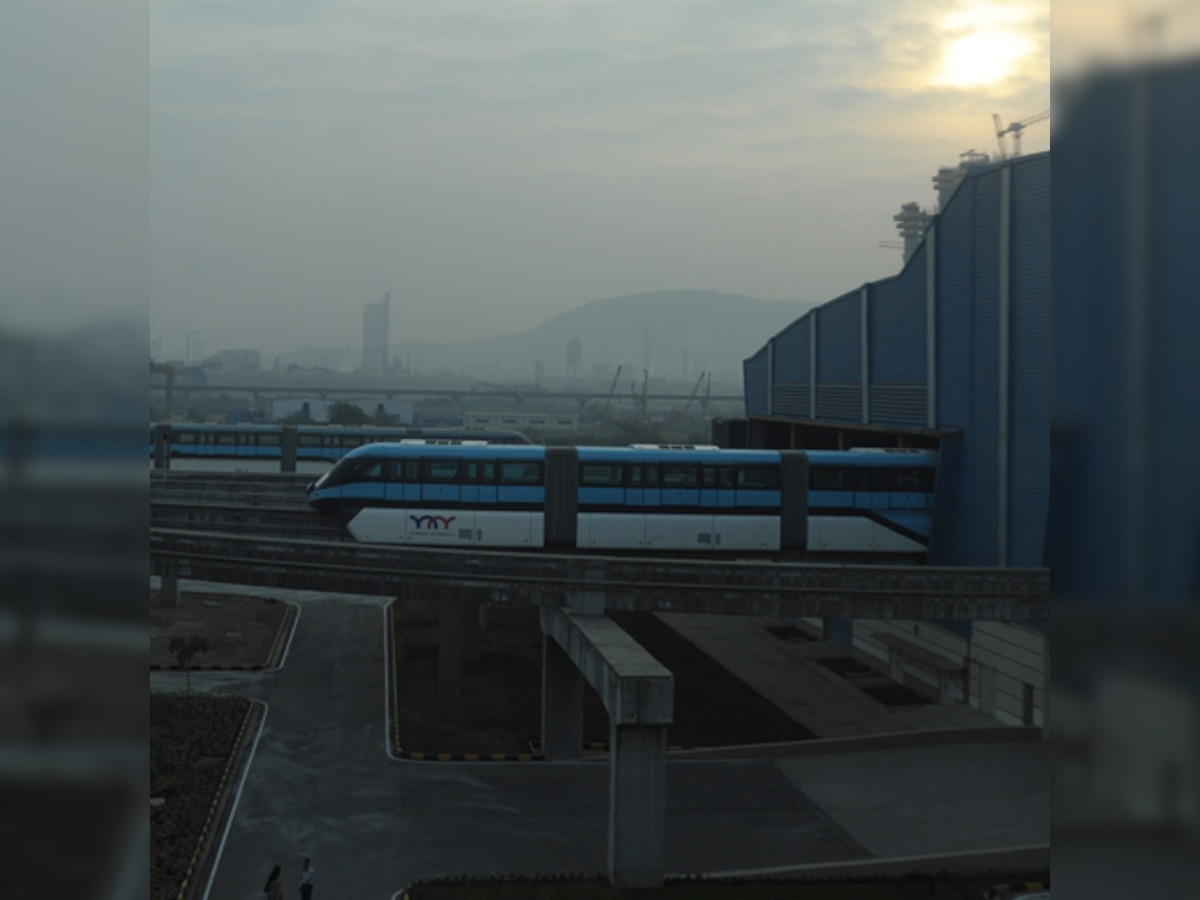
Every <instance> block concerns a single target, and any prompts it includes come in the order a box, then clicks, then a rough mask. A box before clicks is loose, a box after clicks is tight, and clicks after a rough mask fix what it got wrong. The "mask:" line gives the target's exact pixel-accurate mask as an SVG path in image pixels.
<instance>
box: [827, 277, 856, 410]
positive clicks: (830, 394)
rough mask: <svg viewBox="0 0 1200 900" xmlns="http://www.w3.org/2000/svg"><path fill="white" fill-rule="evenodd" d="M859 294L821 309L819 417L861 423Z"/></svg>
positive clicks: (842, 297) (848, 295) (845, 297)
mask: <svg viewBox="0 0 1200 900" xmlns="http://www.w3.org/2000/svg"><path fill="white" fill-rule="evenodd" d="M861 313H862V302H861V300H860V292H859V291H854V292H853V293H850V294H844V295H843V296H841V297H839V298H838V299H836V300H833V301H831V302H829V303H826V304H825V305H824V306H822V307H821V311H820V313H819V314H818V320H817V418H819V419H829V420H832V421H839V422H861V421H862V324H861V322H862V318H861Z"/></svg>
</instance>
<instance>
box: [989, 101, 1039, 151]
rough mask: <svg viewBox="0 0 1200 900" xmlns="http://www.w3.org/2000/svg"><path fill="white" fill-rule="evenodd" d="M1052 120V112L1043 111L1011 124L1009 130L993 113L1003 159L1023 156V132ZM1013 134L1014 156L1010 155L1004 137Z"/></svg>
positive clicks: (997, 140)
mask: <svg viewBox="0 0 1200 900" xmlns="http://www.w3.org/2000/svg"><path fill="white" fill-rule="evenodd" d="M1048 118H1050V110H1048V109H1047V110H1043V111H1042V112H1040V113H1038V114H1037V115H1034V116H1029V117H1028V118H1026V119H1022V120H1021V121H1020V122H1011V123H1009V126H1008V127H1007V128H1005V127H1004V125H1003V124H1002V123H1001V121H1000V116H999V115H997V114H996V113H992V122H994V123H995V125H996V143H997V144H998V145H999V146H1000V158H1001V159H1016V158H1017V157H1018V156H1020V155H1021V132H1023V131H1024V130H1025V128H1026V127H1027V126H1029V125H1033V124H1034V123H1035V122H1042V121H1045V120H1046V119H1048ZM1006 134H1011V135H1012V136H1013V152H1012V156H1009V155H1008V147H1007V146H1006V145H1005V143H1004V136H1005V135H1006Z"/></svg>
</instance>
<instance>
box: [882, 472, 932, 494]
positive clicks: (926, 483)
mask: <svg viewBox="0 0 1200 900" xmlns="http://www.w3.org/2000/svg"><path fill="white" fill-rule="evenodd" d="M892 471H893V475H892V478H893V481H892V490H894V491H908V492H913V491H917V492H920V493H931V492H932V491H933V470H932V469H893V470H892Z"/></svg>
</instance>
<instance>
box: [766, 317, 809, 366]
mask: <svg viewBox="0 0 1200 900" xmlns="http://www.w3.org/2000/svg"><path fill="white" fill-rule="evenodd" d="M810 319H811V313H810V314H809V315H807V316H805V317H804V318H802V319H797V320H796V321H795V322H793V323H792V324H791V325H789V326H788V327H787V328H785V329H783V331H781V332H779V334H778V335H776V336H775V380H776V381H783V382H797V381H804V382H807V381H808V352H809V346H808V329H809V322H810Z"/></svg>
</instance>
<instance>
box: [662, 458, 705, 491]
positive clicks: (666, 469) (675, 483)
mask: <svg viewBox="0 0 1200 900" xmlns="http://www.w3.org/2000/svg"><path fill="white" fill-rule="evenodd" d="M662 483H663V487H664V488H669V489H678V488H694V487H697V486H698V485H699V483H700V469H699V467H698V466H679V465H672V464H670V463H664V464H663V467H662Z"/></svg>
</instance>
